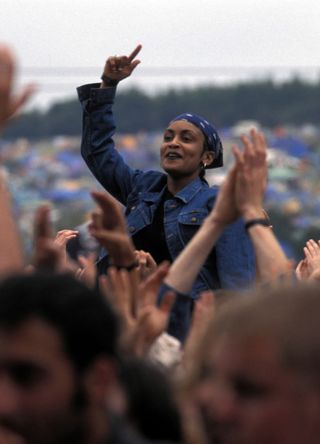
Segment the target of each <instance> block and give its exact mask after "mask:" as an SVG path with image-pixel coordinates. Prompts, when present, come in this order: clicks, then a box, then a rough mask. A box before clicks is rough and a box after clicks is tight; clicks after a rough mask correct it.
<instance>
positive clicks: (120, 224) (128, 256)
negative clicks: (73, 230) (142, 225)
mask: <svg viewBox="0 0 320 444" xmlns="http://www.w3.org/2000/svg"><path fill="white" fill-rule="evenodd" d="M91 194H92V197H93V199H94V200H95V202H96V203H97V204H98V206H99V208H98V209H97V210H95V211H94V212H93V213H92V220H91V223H90V225H89V232H90V234H91V235H92V236H93V237H94V238H95V239H96V240H97V241H98V242H99V243H100V245H102V246H103V247H104V248H106V249H107V250H108V252H109V254H110V257H111V259H112V263H113V265H115V266H121V267H130V266H132V265H137V262H136V255H135V249H134V245H133V242H132V240H131V238H130V237H129V236H128V233H127V228H126V222H125V219H124V216H123V214H122V212H121V209H120V205H119V203H118V202H117V201H116V199H114V198H113V197H112V196H111V194H109V193H102V192H100V191H93V192H92V193H91Z"/></svg>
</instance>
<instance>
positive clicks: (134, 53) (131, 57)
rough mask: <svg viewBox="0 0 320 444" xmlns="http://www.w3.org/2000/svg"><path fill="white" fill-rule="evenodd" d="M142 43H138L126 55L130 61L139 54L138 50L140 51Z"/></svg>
mask: <svg viewBox="0 0 320 444" xmlns="http://www.w3.org/2000/svg"><path fill="white" fill-rule="evenodd" d="M141 48H142V45H138V46H137V47H136V48H135V49H134V50H133V51H132V53H131V54H130V55H129V56H128V59H129V61H130V62H132V60H133V59H135V58H136V57H137V55H138V54H139V52H140V51H141Z"/></svg>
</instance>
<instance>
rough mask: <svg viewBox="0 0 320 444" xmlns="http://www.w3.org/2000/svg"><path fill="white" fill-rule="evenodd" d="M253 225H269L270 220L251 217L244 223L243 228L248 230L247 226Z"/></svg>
mask: <svg viewBox="0 0 320 444" xmlns="http://www.w3.org/2000/svg"><path fill="white" fill-rule="evenodd" d="M254 225H263V226H264V227H270V222H269V221H268V220H267V219H251V220H248V222H246V223H245V224H244V228H245V230H247V231H248V230H249V228H251V227H253V226H254Z"/></svg>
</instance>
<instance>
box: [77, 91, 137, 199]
mask: <svg viewBox="0 0 320 444" xmlns="http://www.w3.org/2000/svg"><path fill="white" fill-rule="evenodd" d="M77 91H78V96H79V100H80V102H81V105H82V108H83V120H82V126H83V129H82V142H81V154H82V157H83V159H84V160H85V162H86V164H87V165H88V167H89V169H90V171H91V172H92V174H93V175H94V176H95V178H96V179H97V180H98V181H99V182H100V183H101V185H102V186H103V187H104V188H105V189H106V190H107V191H108V192H109V193H111V194H112V195H113V196H114V197H115V198H116V199H117V200H119V201H120V202H121V203H122V204H124V205H126V202H127V198H128V195H129V194H130V192H131V191H132V188H133V187H134V184H135V181H136V179H137V177H138V176H140V175H141V174H143V172H142V171H140V170H134V169H132V168H130V167H129V166H128V165H127V164H126V163H125V162H124V160H123V158H122V156H121V155H120V154H119V153H118V151H117V150H116V149H115V145H114V141H113V136H114V134H115V130H116V126H115V122H114V118H113V113H112V106H113V102H114V96H115V91H116V88H99V84H89V85H83V86H81V87H79V88H78V90H77Z"/></svg>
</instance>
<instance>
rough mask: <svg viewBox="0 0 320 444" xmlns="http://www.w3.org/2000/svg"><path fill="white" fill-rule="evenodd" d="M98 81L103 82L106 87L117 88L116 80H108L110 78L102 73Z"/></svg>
mask: <svg viewBox="0 0 320 444" xmlns="http://www.w3.org/2000/svg"><path fill="white" fill-rule="evenodd" d="M100 79H101V80H102V81H103V83H105V85H106V86H117V85H118V83H119V81H118V80H114V79H110V77H107V76H106V75H105V74H104V73H103V74H102V76H101V77H100Z"/></svg>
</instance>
